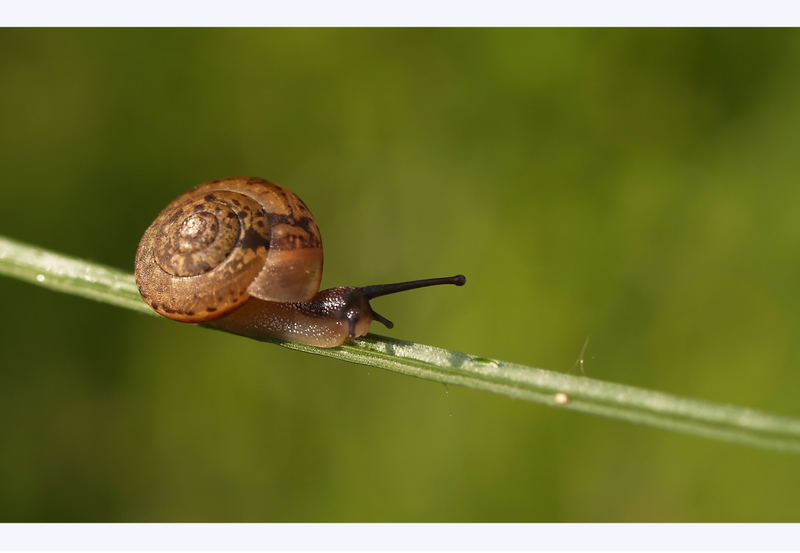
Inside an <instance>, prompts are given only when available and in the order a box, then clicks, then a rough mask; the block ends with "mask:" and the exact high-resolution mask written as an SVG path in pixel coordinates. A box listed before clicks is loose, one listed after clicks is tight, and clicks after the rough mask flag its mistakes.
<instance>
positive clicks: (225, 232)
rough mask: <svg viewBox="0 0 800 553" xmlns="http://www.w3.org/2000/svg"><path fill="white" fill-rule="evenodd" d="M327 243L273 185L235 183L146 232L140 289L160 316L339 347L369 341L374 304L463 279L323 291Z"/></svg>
mask: <svg viewBox="0 0 800 553" xmlns="http://www.w3.org/2000/svg"><path fill="white" fill-rule="evenodd" d="M322 258H323V254H322V238H321V236H320V232H319V228H318V227H317V224H316V222H315V221H314V218H313V216H312V215H311V212H310V211H309V210H308V207H306V205H305V204H304V203H303V202H302V200H300V198H298V197H297V196H296V195H295V194H294V193H292V192H291V191H289V190H287V189H286V188H283V187H282V186H279V185H277V184H274V183H271V182H269V181H266V180H263V179H257V178H248V177H238V178H228V179H221V180H217V181H212V182H208V183H205V184H201V185H200V186H197V187H196V188H194V189H192V190H190V191H189V192H187V193H186V194H183V195H182V196H180V197H179V198H177V199H176V200H174V201H173V202H171V203H170V204H169V205H168V206H167V207H166V208H165V209H164V210H163V211H162V212H161V214H159V216H158V217H157V218H156V220H155V221H153V223H152V224H151V225H150V226H149V227H148V229H147V230H146V231H145V233H144V236H142V239H141V241H140V243H139V249H138V251H137V253H136V270H135V275H136V283H137V285H138V287H139V292H140V293H141V295H142V298H143V299H144V300H145V301H146V302H147V303H148V304H149V305H150V306H151V307H152V308H153V309H155V310H156V311H157V312H158V313H160V314H161V315H164V316H165V317H168V318H170V319H174V320H176V321H182V322H191V323H199V322H209V321H212V322H211V324H212V326H215V327H217V328H220V329H223V330H227V331H230V332H234V333H237V334H242V335H245V336H250V337H253V338H263V337H272V338H279V339H283V340H290V341H294V342H299V343H303V344H308V345H313V346H319V347H334V346H338V345H341V344H342V343H343V342H344V341H346V340H347V339H351V340H352V339H353V338H357V337H360V336H363V335H364V334H366V333H367V331H368V330H369V326H370V323H371V322H372V320H374V319H377V320H378V321H380V322H382V323H383V324H385V325H386V326H387V327H389V328H391V327H392V323H391V322H390V321H389V320H387V319H385V318H384V317H382V316H380V315H378V314H377V313H375V311H373V310H372V308H371V307H370V304H369V300H370V299H372V298H374V297H378V296H382V295H386V294H392V293H395V292H400V291H403V290H410V289H413V288H421V287H424V286H433V285H438V284H455V285H459V286H461V285H463V284H464V282H465V279H464V277H463V276H462V275H457V276H455V277H446V278H437V279H428V280H418V281H411V282H404V283H398V284H388V285H377V286H365V287H360V288H357V287H339V288H331V289H329V290H323V291H321V292H317V291H318V290H319V283H320V280H321V279H322Z"/></svg>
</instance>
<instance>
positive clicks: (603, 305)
mask: <svg viewBox="0 0 800 553" xmlns="http://www.w3.org/2000/svg"><path fill="white" fill-rule="evenodd" d="M798 61H800V32H798V31H794V30H725V29H718V30H699V29H694V30H621V29H620V30H613V29H604V30H559V29H549V30H536V29H531V30H521V29H504V30H483V29H469V30H460V29H447V30H440V29H426V30H403V29H391V30H387V29H366V30H364V29H361V30H354V29H301V30H292V29H280V30H271V29H239V30H209V29H200V30H197V29H179V30H174V29H149V30H137V29H128V30H121V29H89V30H87V29H80V30H79V29H45V30H40V29H11V30H9V29H6V30H2V31H0V82H2V83H3V85H2V86H1V87H0V120H2V125H0V147H1V148H2V152H3V154H2V156H0V173H2V175H3V185H2V190H3V196H2V197H3V200H2V202H0V234H3V235H7V236H9V237H11V238H15V239H18V240H22V241H25V242H28V243H34V244H38V245H41V246H43V247H46V248H50V249H53V250H57V251H60V252H64V253H66V254H69V255H74V256H79V257H84V258H87V259H90V260H94V261H97V262H101V263H105V264H108V265H112V266H115V267H120V268H126V269H130V270H132V266H133V257H134V252H135V250H136V246H137V244H138V240H139V237H140V236H141V234H142V232H143V230H144V229H145V227H146V226H147V225H148V224H149V223H150V221H151V220H152V219H153V218H154V217H155V215H156V214H157V213H158V212H159V211H160V210H161V209H162V208H163V207H164V206H165V205H166V204H167V203H168V202H169V201H170V200H171V199H173V198H174V197H175V196H177V195H179V194H181V193H183V192H184V191H186V190H188V189H189V188H190V187H192V186H194V185H195V184H198V183H201V182H204V181H207V180H212V179H216V178H220V177H225V176H231V175H249V176H259V177H264V178H268V179H270V180H273V181H275V182H278V183H281V184H283V185H285V186H287V187H289V188H291V189H292V190H294V191H295V192H296V193H297V194H298V195H299V196H300V197H302V198H303V199H304V200H305V202H306V203H307V204H308V205H309V206H310V207H311V209H312V211H313V212H314V214H315V216H316V218H317V221H318V223H319V225H320V227H321V229H322V233H323V239H324V242H325V255H326V261H325V275H324V278H323V286H325V287H329V286H336V285H344V284H348V285H364V284H373V283H380V282H389V281H395V280H405V279H413V278H421V277H430V276H439V275H448V274H453V273H456V272H463V273H464V274H466V275H467V277H468V283H467V286H466V287H464V288H452V287H446V288H438V289H428V290H419V291H416V292H409V293H408V294H407V295H404V296H402V297H400V296H395V297H387V298H382V299H380V300H377V303H376V304H375V305H376V309H377V310H378V311H380V312H381V313H383V314H385V315H386V316H388V317H390V318H391V319H392V320H394V321H395V323H396V327H395V329H394V330H392V331H387V330H385V329H383V328H379V327H377V326H376V327H375V330H376V331H378V332H380V333H384V334H390V335H391V336H395V337H398V338H403V339H408V340H413V341H419V342H423V343H428V344H434V345H438V346H442V347H446V348H450V349H455V350H459V351H467V352H470V353H473V354H476V355H482V356H487V357H496V358H500V359H505V360H509V361H516V362H520V363H525V364H529V365H533V366H537V367H542V368H548V369H554V370H561V371H567V372H572V373H577V372H579V371H578V368H576V361H577V359H578V358H579V356H580V352H581V348H582V346H583V345H584V342H585V341H586V339H587V337H589V343H588V346H587V348H586V351H585V355H584V360H585V372H586V374H587V375H589V376H591V377H595V378H599V379H604V380H611V381H616V382H623V383H627V384H632V385H636V386H643V387H647V388H653V389H658V390H662V391H666V392H671V393H676V394H681V395H686V396H691V397H697V398H703V399H709V400H714V401H719V402H726V403H733V404H738V405H744V406H751V407H754V408H758V409H761V410H766V411H769V412H774V413H780V414H786V415H793V416H800V406H799V405H798V390H799V389H800V370H799V369H800V291H799V290H798V283H799V282H800V257H799V256H798V251H799V250H800V219H799V218H798V213H800V186H798V175H800V155H798V139H799V138H800V136H798V135H799V134H800V70H798V67H799V66H798ZM0 298H2V306H3V307H2V309H3V314H4V317H3V322H2V323H0V324H1V325H2V329H1V332H0V336H1V338H0V365H1V366H2V369H0V444H2V455H0V519H2V520H4V521H797V520H798V519H800V495H799V494H798V490H800V470H798V458H797V457H796V456H791V455H786V454H780V453H774V452H767V451H759V450H754V449H748V448H745V447H741V446H736V445H730V444H724V443H717V442H713V441H708V440H703V439H700V438H695V437H689V436H683V435H678V434H673V433H670V432H666V431H661V430H654V429H650V428H645V427H638V426H633V425H629V424H626V423H622V422H617V421H610V420H605V419H601V418H597V417H591V416H586V415H581V414H576V413H570V412H565V411H561V410H555V409H550V408H547V407H542V406H538V405H533V404H528V403H525V402H521V401H515V400H511V399H508V398H505V397H499V396H493V395H490V394H486V393H480V392H475V391H472V390H468V389H462V388H454V387H450V388H449V389H448V388H445V387H444V386H442V385H439V384H435V383H431V382H427V381H422V380H416V379H412V378H408V377H403V376H399V375H396V374H392V373H388V372H384V371H381V370H377V369H371V368H368V367H363V366H356V365H351V364H347V363H344V362H339V361H334V360H329V359H324V358H318V357H314V356H311V355H305V354H301V353H297V352H292V351H288V350H284V349H282V348H279V347H275V346H272V345H269V344H264V343H259V342H255V341H251V340H246V339H242V338H239V337H236V336H231V335H226V334H223V333H217V332H212V331H208V330H202V329H197V328H193V327H191V326H189V325H181V324H177V323H173V322H170V321H167V320H156V319H151V318H149V317H143V316H142V315H138V314H136V313H132V312H127V311H124V310H121V309H117V308H114V307H110V306H108V305H102V304H96V303H92V302H90V301H87V300H82V299H78V298H75V297H70V296H66V295H59V294H56V293H53V292H49V291H45V290H42V289H38V288H36V287H33V286H31V285H29V284H25V283H21V282H17V281H14V280H11V279H8V278H2V279H0Z"/></svg>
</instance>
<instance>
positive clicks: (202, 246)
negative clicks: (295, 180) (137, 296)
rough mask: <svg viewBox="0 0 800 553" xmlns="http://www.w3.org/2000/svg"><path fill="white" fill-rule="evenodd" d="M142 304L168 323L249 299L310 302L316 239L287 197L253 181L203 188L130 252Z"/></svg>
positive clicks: (318, 271) (306, 217) (217, 312)
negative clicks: (134, 257)
mask: <svg viewBox="0 0 800 553" xmlns="http://www.w3.org/2000/svg"><path fill="white" fill-rule="evenodd" d="M135 273H136V284H137V285H138V286H139V292H140V293H141V294H142V298H144V300H145V301H146V302H147V303H149V304H150V306H151V307H152V308H153V309H155V310H156V311H158V312H159V313H161V314H162V315H164V316H165V317H169V318H170V319H175V320H178V321H185V322H202V321H210V320H212V319H216V318H219V317H221V316H223V315H224V314H225V313H228V312H230V311H231V310H232V309H234V308H235V307H238V306H239V305H241V304H242V303H244V302H245V301H246V300H247V299H248V298H249V297H250V296H254V297H256V298H259V299H262V300H266V301H274V302H298V301H307V300H309V299H311V298H312V297H313V296H314V294H316V293H317V291H318V290H319V283H320V280H322V238H321V237H320V233H319V228H318V227H317V224H316V222H314V218H313V216H312V215H311V212H310V211H309V210H308V208H307V207H306V205H305V204H304V203H303V201H302V200H300V198H298V197H297V196H295V195H294V194H293V193H292V192H291V191H289V190H287V189H285V188H283V187H282V186H279V185H277V184H274V183H271V182H269V181H266V180H263V179H257V178H248V177H239V178H229V179H222V180H217V181H212V182H207V183H205V184H201V185H200V186H197V187H196V188H194V189H192V190H190V191H189V192H187V193H186V194H183V195H182V196H180V197H178V198H177V199H176V200H174V201H173V202H172V203H170V204H169V205H168V206H167V207H166V208H165V209H164V211H162V212H161V214H160V215H159V216H158V217H157V218H156V220H155V221H153V223H152V224H151V225H150V227H148V229H147V230H146V231H145V233H144V236H142V240H141V242H140V243H139V249H138V251H137V252H136V271H135Z"/></svg>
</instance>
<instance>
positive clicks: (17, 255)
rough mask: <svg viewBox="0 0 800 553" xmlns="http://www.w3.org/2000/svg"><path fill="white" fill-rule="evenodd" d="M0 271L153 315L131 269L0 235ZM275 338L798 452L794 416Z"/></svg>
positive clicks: (472, 363) (378, 349) (413, 354)
mask: <svg viewBox="0 0 800 553" xmlns="http://www.w3.org/2000/svg"><path fill="white" fill-rule="evenodd" d="M0 274H6V275H9V276H12V277H15V278H18V279H20V280H24V281H28V282H31V283H34V284H38V285H40V286H44V287H46V288H50V289H53V290H57V291H60V292H66V293H70V294H75V295H78V296H83V297H87V298H91V299H94V300H98V301H101V302H105V303H110V304H113V305H117V306H120V307H125V308H128V309H132V310H134V311H138V312H140V313H145V314H148V315H153V316H157V315H156V313H155V312H154V311H152V310H151V309H150V308H149V307H148V306H147V305H146V304H145V303H144V302H143V301H142V300H141V298H140V297H139V293H138V290H137V289H136V284H135V282H134V280H133V275H131V274H129V273H125V272H122V271H119V270H116V269H112V268H109V267H104V266H102V265H97V264H94V263H89V262H86V261H82V260H80V259H75V258H71V257H66V256H63V255H60V254H57V253H54V252H50V251H47V250H43V249H41V248H38V247H35V246H29V245H25V244H22V243H19V242H16V241H13V240H9V239H7V238H3V237H0ZM264 341H267V342H273V343H275V344H278V345H280V346H283V347H286V348H290V349H295V350H299V351H304V352H307V353H314V354H316V355H323V356H326V357H333V358H335V359H341V360H344V361H350V362H352V363H359V364H363V365H370V366H373V367H378V368H381V369H387V370H390V371H394V372H398V373H401V374H405V375H409V376H415V377H418V378H424V379H426V380H433V381H435V382H441V383H444V384H455V385H459V386H466V387H469V388H474V389H477V390H484V391H487V392H493V393H496V394H502V395H506V396H510V397H513V398H517V399H523V400H526V401H532V402H536V403H542V404H545V405H549V406H551V407H558V408H561V409H570V410H574V411H581V412H584V413H591V414H594V415H601V416H604V417H610V418H615V419H621V420H625V421H628V422H632V423H638V424H645V425H649V426H654V427H658V428H665V429H668V430H674V431H677V432H683V433H686V434H694V435H698V436H704V437H707V438H713V439H717V440H724V441H728V442H735V443H739V444H743V445H749V446H754V447H759V448H767V449H776V450H781V451H788V452H792V453H800V420H798V419H795V418H789V417H781V416H777V415H771V414H767V413H762V412H759V411H755V410H752V409H747V408H743V407H736V406H732V405H724V404H718V403H711V402H707V401H700V400H694V399H688V398H682V397H678V396H674V395H670V394H665V393H661V392H657V391H651V390H645V389H641V388H636V387H633V386H626V385H623V384H616V383H612V382H604V381H601V380H596V379H593V378H587V377H583V376H573V375H568V374H563V373H558V372H553V371H548V370H543V369H536V368H533V367H527V366H524V365H518V364H515V363H509V362H507V361H499V360H496V359H487V358H483V357H476V356H473V355H469V354H466V353H459V352H455V351H449V350H446V349H442V348H437V347H433V346H427V345H424V344H416V343H413V342H406V341H403V340H396V339H393V338H387V337H384V336H378V335H374V334H369V335H367V336H366V337H365V338H363V339H359V340H356V341H355V342H353V343H352V344H346V345H343V346H340V347H337V348H331V349H324V348H316V347H312V346H305V345H300V344H295V343H291V342H285V341H281V340H273V339H265V340H264Z"/></svg>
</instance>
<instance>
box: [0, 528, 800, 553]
mask: <svg viewBox="0 0 800 553" xmlns="http://www.w3.org/2000/svg"><path fill="white" fill-rule="evenodd" d="M798 544H800V525H798V524H4V525H0V550H8V549H11V550H50V551H56V550H65V549H79V550H128V551H131V550H138V551H144V550H153V549H158V550H177V549H192V550H233V549H258V550H281V551H297V550H305V551H308V550H315V551H330V550H343V549H344V550H356V551H361V550H393V551H398V550H404V551H419V550H429V551H430V550H450V551H452V550H464V551H470V550H473V551H474V550H522V549H524V550H550V551H565V550H573V551H574V550H584V551H591V550H603V549H613V550H620V551H629V550H640V551H648V550H651V551H652V550H659V551H664V550H687V549H691V550H753V549H756V550H768V549H772V550H774V549H794V550H796V549H797V546H798Z"/></svg>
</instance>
